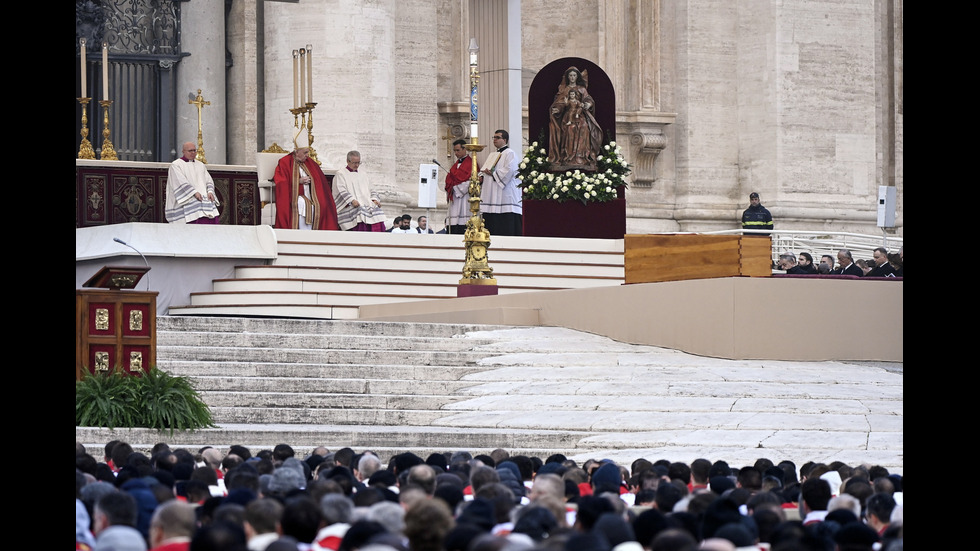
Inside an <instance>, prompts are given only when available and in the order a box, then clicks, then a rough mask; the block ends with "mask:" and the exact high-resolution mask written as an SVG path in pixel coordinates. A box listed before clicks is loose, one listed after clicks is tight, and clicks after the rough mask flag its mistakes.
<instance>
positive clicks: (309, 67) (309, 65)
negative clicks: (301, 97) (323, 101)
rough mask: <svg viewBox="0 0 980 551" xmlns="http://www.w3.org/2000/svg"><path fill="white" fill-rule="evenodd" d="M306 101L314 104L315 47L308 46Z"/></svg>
mask: <svg viewBox="0 0 980 551" xmlns="http://www.w3.org/2000/svg"><path fill="white" fill-rule="evenodd" d="M306 101H308V102H309V103H313V45H312V44H307V45H306Z"/></svg>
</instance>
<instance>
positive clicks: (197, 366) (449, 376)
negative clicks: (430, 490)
mask: <svg viewBox="0 0 980 551" xmlns="http://www.w3.org/2000/svg"><path fill="white" fill-rule="evenodd" d="M159 367H161V368H163V369H164V370H166V371H167V373H170V374H172V375H175V376H182V377H194V376H212V377H267V378H273V377H309V378H327V379H344V378H360V379H421V380H429V381H458V380H461V379H462V378H463V377H465V376H467V375H470V374H473V373H479V372H481V371H484V370H486V368H485V367H476V366H445V365H427V366H414V365H404V364H388V365H368V364H336V365H324V364H282V363H245V362H202V361H193V360H188V361H169V360H168V361H166V362H160V363H159ZM471 384H477V382H473V383H471Z"/></svg>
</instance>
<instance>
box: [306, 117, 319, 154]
mask: <svg viewBox="0 0 980 551" xmlns="http://www.w3.org/2000/svg"><path fill="white" fill-rule="evenodd" d="M315 108H316V104H315V103H312V102H308V103H307V104H306V110H307V112H309V114H310V116H309V117H307V119H306V132H307V134H306V136H307V137H308V138H309V140H310V142H309V143H310V157H311V158H312V159H313V160H314V161H316V164H320V159H318V158H317V156H316V149H315V148H314V147H313V109H315Z"/></svg>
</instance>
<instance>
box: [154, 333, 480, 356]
mask: <svg viewBox="0 0 980 551" xmlns="http://www.w3.org/2000/svg"><path fill="white" fill-rule="evenodd" d="M491 342H492V341H488V340H480V339H466V340H462V339H453V338H445V337H381V336H377V337H375V336H365V337H361V336H356V335H315V334H305V335H297V334H282V335H275V334H257V333H238V334H231V335H229V334H222V333H207V332H203V331H182V332H176V331H168V332H162V333H159V334H158V337H157V346H207V347H212V348H232V347H238V348H241V347H244V348H277V349H296V348H301V349H307V350H337V349H342V350H376V349H378V348H384V349H386V350H426V351H430V352H431V351H440V352H447V351H454V352H461V351H467V350H472V349H473V348H475V347H477V346H481V345H484V344H490V343H491Z"/></svg>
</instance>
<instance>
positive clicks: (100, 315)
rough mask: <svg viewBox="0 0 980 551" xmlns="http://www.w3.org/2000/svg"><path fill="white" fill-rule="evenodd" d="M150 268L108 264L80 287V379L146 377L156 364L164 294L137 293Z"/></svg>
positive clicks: (77, 326)
mask: <svg viewBox="0 0 980 551" xmlns="http://www.w3.org/2000/svg"><path fill="white" fill-rule="evenodd" d="M147 270H149V268H141V267H132V266H122V267H112V266H106V267H104V268H102V269H101V270H100V271H99V273H97V274H96V275H95V276H93V277H92V278H91V279H89V280H88V281H87V282H85V285H84V287H86V288H85V289H75V380H76V381H77V380H79V379H81V378H82V376H83V375H84V372H85V371H88V372H89V373H93V374H94V373H108V372H112V371H113V370H115V369H116V368H117V367H118V368H119V370H120V372H122V373H125V374H129V375H141V374H143V373H144V371H145V370H147V369H150V368H151V367H153V366H154V365H155V364H156V353H157V351H156V350H157V349H156V319H157V311H156V310H157V307H156V303H157V294H158V293H157V292H156V291H133V290H131V289H132V288H133V287H135V286H136V283H138V282H139V280H140V278H141V277H142V276H143V274H144V273H146V271H147ZM89 287H94V288H89ZM127 289H129V290H127Z"/></svg>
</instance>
